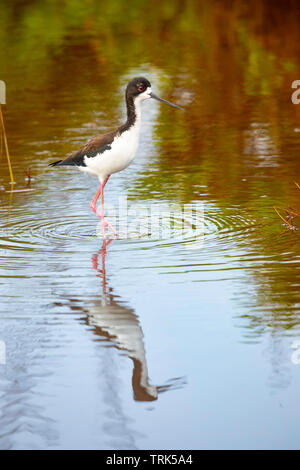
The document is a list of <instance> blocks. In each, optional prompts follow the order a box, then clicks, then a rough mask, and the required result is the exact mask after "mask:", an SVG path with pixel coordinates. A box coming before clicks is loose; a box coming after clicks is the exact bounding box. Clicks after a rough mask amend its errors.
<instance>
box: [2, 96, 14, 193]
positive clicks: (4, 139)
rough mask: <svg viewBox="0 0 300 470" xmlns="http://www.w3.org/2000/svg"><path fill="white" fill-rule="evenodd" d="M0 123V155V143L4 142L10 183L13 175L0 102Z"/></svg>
mask: <svg viewBox="0 0 300 470" xmlns="http://www.w3.org/2000/svg"><path fill="white" fill-rule="evenodd" d="M0 125H1V154H0V155H2V150H3V148H2V145H3V143H4V148H5V153H6V158H7V164H8V169H9V175H10V183H11V184H14V175H13V171H12V166H11V161H10V156H9V150H8V144H7V138H6V132H5V126H4V119H3V113H2V108H1V104H0Z"/></svg>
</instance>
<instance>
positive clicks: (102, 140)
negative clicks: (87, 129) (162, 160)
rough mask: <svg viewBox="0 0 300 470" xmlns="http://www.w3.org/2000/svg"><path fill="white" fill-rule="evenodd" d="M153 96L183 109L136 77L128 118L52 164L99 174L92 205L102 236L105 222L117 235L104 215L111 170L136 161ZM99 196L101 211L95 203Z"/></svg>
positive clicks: (127, 95) (130, 91)
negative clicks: (143, 120) (147, 102)
mask: <svg viewBox="0 0 300 470" xmlns="http://www.w3.org/2000/svg"><path fill="white" fill-rule="evenodd" d="M150 98H152V99H155V100H158V101H161V102H163V103H166V104H168V105H169V106H172V107H174V108H178V109H181V110H182V109H183V108H182V107H180V106H178V105H176V104H173V103H170V102H169V101H167V100H164V99H163V98H160V97H159V96H157V95H155V94H154V93H153V92H152V89H151V83H150V82H149V80H147V78H145V77H135V78H133V79H132V80H131V81H130V82H129V83H128V84H127V86H126V90H125V101H126V108H127V120H126V122H125V123H124V124H123V125H121V126H120V127H118V128H117V129H116V130H113V131H111V132H107V133H105V134H102V135H98V136H96V137H94V138H92V139H91V140H89V141H88V143H87V144H86V145H85V146H84V147H82V148H81V149H80V150H78V151H75V152H74V153H72V154H71V155H70V156H68V157H66V158H65V159H63V160H58V161H56V162H53V163H50V164H49V166H51V167H56V166H76V167H77V168H78V169H79V170H81V171H83V172H85V173H89V174H92V175H96V176H97V177H98V179H99V182H100V188H99V190H98V191H97V193H96V194H95V196H94V198H93V199H92V201H91V203H90V208H91V209H92V211H93V212H94V213H95V214H96V215H97V216H98V217H99V218H100V220H101V224H102V233H103V239H106V231H105V227H106V226H107V227H108V228H109V229H110V230H111V231H112V233H113V234H114V236H116V237H117V236H118V233H117V232H116V230H115V229H114V228H113V227H112V226H111V225H110V223H109V222H108V221H107V220H106V219H105V218H104V195H103V192H104V187H105V185H106V183H107V181H108V179H109V178H110V176H111V175H112V174H114V173H118V172H119V171H122V170H125V168H127V167H128V166H129V165H130V164H131V163H132V162H133V160H134V158H135V155H136V152H137V147H138V141H139V134H140V130H141V104H142V102H143V101H145V100H148V99H150ZM99 197H100V200H101V211H100V212H98V210H97V207H96V206H97V201H98V199H99Z"/></svg>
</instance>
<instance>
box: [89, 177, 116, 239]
mask: <svg viewBox="0 0 300 470" xmlns="http://www.w3.org/2000/svg"><path fill="white" fill-rule="evenodd" d="M109 177H110V175H108V177H107V178H106V179H105V180H104V182H103V184H100V189H99V190H98V191H97V193H96V195H95V197H94V199H93V200H92V202H91V204H90V207H91V209H92V211H93V212H95V214H96V215H97V216H98V217H99V218H100V220H101V222H102V232H103V238H104V240H105V239H106V235H105V225H107V226H108V228H109V229H110V230H111V231H112V232H113V234H114V235H115V236H118V233H117V232H116V231H115V229H114V228H113V227H112V226H111V225H110V223H109V222H107V220H105V218H104V196H103V190H104V186H105V185H106V183H107V181H108V178H109ZM99 196H101V213H100V214H99V212H98V211H97V209H96V204H97V201H98V199H99Z"/></svg>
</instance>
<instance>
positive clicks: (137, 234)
mask: <svg viewBox="0 0 300 470" xmlns="http://www.w3.org/2000/svg"><path fill="white" fill-rule="evenodd" d="M110 3H111V5H109V6H107V12H106V16H105V17H104V15H103V10H101V11H102V14H101V15H100V14H99V8H100V6H99V4H98V3H97V2H82V1H81V2H80V4H77V2H72V5H73V6H72V5H71V2H60V6H58V5H56V3H55V2H50V1H49V2H48V1H46V2H34V3H30V2H23V3H21V4H20V3H19V2H10V3H9V4H7V5H6V6H5V7H4V8H3V10H2V16H1V28H0V31H1V33H0V34H1V41H2V44H3V45H4V47H3V49H2V50H1V52H0V59H1V67H2V68H1V76H0V78H1V79H2V80H4V81H5V82H6V85H7V105H6V106H3V111H4V117H5V122H6V128H7V135H8V140H9V146H10V152H11V157H12V162H13V169H14V176H15V181H16V184H15V185H14V192H10V185H9V182H8V181H9V174H8V170H7V167H6V163H5V159H4V156H2V158H1V160H0V171H1V173H0V186H1V191H0V216H1V217H0V250H1V251H0V295H1V304H0V308H1V325H0V341H2V343H0V345H2V348H3V344H4V343H5V346H6V363H5V364H0V423H1V426H0V429H1V433H0V448H1V449H39V448H50V449H57V448H60V449H61V448H70V449H73V448H86V449H98V448H100V449H101V448H109V449H135V448H152V449H164V448H168V449H172V448H182V449H184V448H194V449H198V448H299V432H300V424H299V423H300V411H299V406H298V390H299V386H300V364H298V361H297V359H298V355H297V348H299V344H298V345H297V343H296V342H297V341H298V342H299V343H300V322H299V314H300V294H299V286H300V270H299V253H300V241H299V234H298V231H297V230H295V231H291V230H286V229H285V228H284V226H283V224H282V221H281V220H280V219H279V218H278V216H277V215H276V213H275V211H274V209H273V206H274V205H276V206H280V207H288V206H291V207H295V208H297V207H298V210H299V206H300V204H299V190H298V189H297V187H296V186H295V185H294V181H298V179H297V176H298V175H299V167H300V160H299V149H300V132H299V128H300V125H299V113H300V105H299V106H296V105H293V104H292V103H291V100H290V95H291V92H292V90H291V83H292V81H293V80H295V79H299V77H300V70H299V64H298V62H297V57H299V52H300V51H299V44H300V41H299V40H298V39H299V38H298V36H299V28H298V23H297V21H296V20H297V18H298V17H297V14H298V13H297V11H295V10H293V9H292V8H291V9H290V10H289V9H287V8H284V7H283V8H280V6H273V7H272V8H271V9H270V10H269V11H266V10H265V9H264V8H263V7H258V5H263V2H257V3H256V7H255V8H253V9H252V10H249V11H248V10H247V9H245V6H243V3H242V2H241V3H239V2H236V6H235V9H234V10H228V11H224V10H223V9H222V6H221V3H219V2H204V3H203V4H200V2H199V5H197V6H196V5H195V4H194V3H193V2H182V1H180V2H179V1H178V2H177V1H175V2H172V3H169V2H159V5H157V8H156V9H153V8H150V6H143V3H142V2H133V4H132V6H128V5H126V9H127V10H126V16H125V15H124V8H125V7H124V6H122V2H117V1H114V2H110ZM195 3H196V2H195ZM254 3H255V2H254ZM17 4H18V9H17V11H18V14H16V8H17V6H16V5H17ZM61 5H63V9H64V16H63V17H62V16H61V15H60V8H62V7H61ZM129 20H130V21H129ZM12 31H13V32H14V33H13V35H12ZM281 35H282V36H284V37H285V38H286V40H285V42H284V43H283V42H282V41H279V40H278V37H281ZM162 45H163V47H162ZM128 51H130V52H129V53H128ZM137 74H139V75H140V74H143V75H146V76H147V77H149V78H150V80H151V82H152V84H153V89H154V91H155V92H156V93H157V94H159V95H161V96H162V97H164V98H166V99H169V100H170V101H173V102H176V103H178V104H181V105H182V106H183V107H184V108H185V111H184V112H183V113H181V112H180V111H177V110H173V109H172V108H168V107H167V106H164V105H163V104H158V103H157V102H151V103H150V102H147V103H145V104H144V113H143V129H142V133H141V139H140V146H139V151H138V155H137V158H136V160H135V162H134V164H133V165H132V166H131V167H129V168H128V169H127V170H126V171H124V172H122V173H121V174H118V175H114V176H113V177H112V178H111V179H110V181H109V183H108V184H107V186H106V188H105V202H106V209H107V212H108V218H109V217H112V220H113V212H114V210H116V217H115V220H114V221H115V223H116V224H117V225H118V226H120V227H121V229H122V230H120V233H121V237H120V239H115V240H108V242H107V244H104V245H103V240H102V238H101V230H99V224H98V221H97V218H96V216H95V215H94V214H93V213H92V212H91V211H90V209H89V202H90V200H91V199H92V197H93V196H94V194H95V192H96V190H97V180H96V179H94V178H93V177H90V176H87V175H83V174H81V173H80V172H77V170H76V169H75V170H74V169H69V168H67V169H61V168H58V169H57V168H49V167H48V166H47V165H48V163H49V162H51V161H55V160H56V159H58V158H61V156H64V155H67V154H68V153H70V152H72V151H73V150H75V149H76V148H79V147H80V146H81V145H82V144H84V143H85V142H86V141H87V140H88V139H89V138H90V137H92V136H94V135H96V134H97V133H98V132H103V131H105V130H108V129H110V128H111V127H114V126H116V125H117V124H118V123H119V118H120V116H122V115H124V104H123V88H124V86H125V85H126V83H127V81H128V79H129V78H131V77H132V76H135V75H137ZM28 167H30V174H31V181H30V182H29V181H28V180H27V178H26V174H25V173H26V172H27V169H28ZM124 201H125V202H126V204H127V205H128V208H129V209H130V210H131V211H132V213H131V216H130V217H131V219H130V220H129V219H128V220H126V219H125V221H124V220H122V214H121V213H120V211H119V210H118V209H119V207H120V204H122V203H124ZM170 207H172V210H171V215H170V218H169V217H168V216H166V215H164V216H163V218H162V220H160V222H159V224H158V226H159V227H160V232H157V231H156V229H157V224H156V225H155V226H154V228H153V226H152V225H151V220H153V219H151V214H152V216H153V217H154V220H157V219H155V217H158V216H159V214H162V213H164V211H166V210H168V208H170ZM192 208H196V209H198V210H199V212H198V215H197V218H196V219H195V220H190V219H189V216H187V214H189V210H190V209H192ZM183 209H185V210H186V212H183ZM134 210H135V211H137V212H136V213H134V212H133V211H134ZM151 211H152V212H151ZM137 214H138V217H137ZM153 214H154V215H153ZM132 220H135V221H136V220H137V221H138V229H136V227H135V226H134V225H133V224H132V223H131V221H132ZM182 222H186V225H184V229H183V230H182ZM169 223H171V226H172V227H171V230H169ZM122 224H123V225H122ZM3 342H4V343H3ZM0 357H1V356H0Z"/></svg>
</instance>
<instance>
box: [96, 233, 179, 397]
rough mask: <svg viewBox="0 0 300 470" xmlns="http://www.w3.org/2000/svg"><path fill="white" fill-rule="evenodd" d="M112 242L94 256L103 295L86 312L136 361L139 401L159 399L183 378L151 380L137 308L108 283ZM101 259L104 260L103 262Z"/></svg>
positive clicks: (134, 378) (103, 334) (135, 385)
mask: <svg viewBox="0 0 300 470" xmlns="http://www.w3.org/2000/svg"><path fill="white" fill-rule="evenodd" d="M112 242H113V239H111V240H108V241H107V240H104V241H103V245H102V248H101V249H100V250H99V252H98V253H96V254H95V255H93V257H92V262H93V268H94V269H95V270H97V272H98V273H99V276H100V277H101V279H102V296H101V299H99V300H94V301H93V302H92V303H91V304H90V305H89V309H88V313H87V321H88V324H90V325H93V326H94V327H95V334H97V335H99V336H101V337H103V338H105V339H106V340H108V341H109V342H110V343H111V344H113V346H114V347H116V348H117V349H119V350H121V351H124V352H125V354H126V355H127V356H128V357H129V358H130V359H132V361H133V374H132V388H133V395H134V399H135V400H136V401H153V400H157V398H158V394H159V393H161V392H164V391H166V390H168V389H170V388H173V389H174V388H178V387H180V386H181V385H182V383H183V381H182V379H181V378H177V379H172V380H171V381H169V383H168V384H166V385H161V386H154V385H150V383H149V375H148V367H147V359H146V351H145V346H144V340H143V337H144V335H143V331H142V328H141V325H140V322H139V319H138V317H137V315H136V314H135V312H134V310H133V309H132V308H130V307H128V306H127V305H125V304H124V303H123V302H122V301H121V300H120V298H119V297H117V296H116V295H115V294H114V293H113V291H112V289H111V288H109V287H108V286H107V279H106V269H105V258H106V253H107V248H108V246H109V245H110V244H111V243H112ZM100 259H101V263H100Z"/></svg>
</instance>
